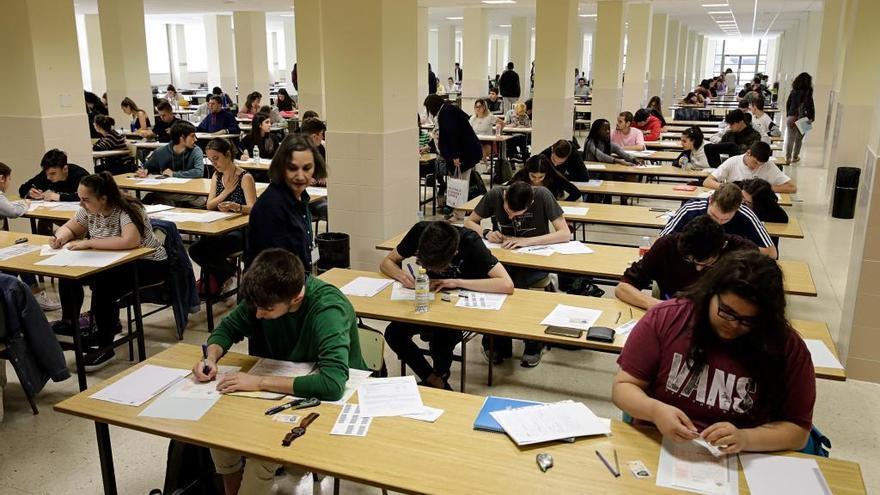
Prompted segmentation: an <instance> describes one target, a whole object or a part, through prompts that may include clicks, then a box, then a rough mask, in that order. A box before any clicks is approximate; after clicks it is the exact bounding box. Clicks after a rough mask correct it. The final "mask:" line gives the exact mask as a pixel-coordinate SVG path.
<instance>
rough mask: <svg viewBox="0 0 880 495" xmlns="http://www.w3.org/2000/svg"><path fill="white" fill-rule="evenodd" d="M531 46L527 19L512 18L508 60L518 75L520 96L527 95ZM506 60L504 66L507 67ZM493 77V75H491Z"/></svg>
mask: <svg viewBox="0 0 880 495" xmlns="http://www.w3.org/2000/svg"><path fill="white" fill-rule="evenodd" d="M531 46H532V30H531V27H530V26H529V19H528V18H527V17H514V18H513V19H511V22H510V60H509V62H513V66H514V67H515V68H516V73H517V74H519V87H520V89H521V90H522V93H521V94H522V95H527V94H528V93H529V86H530V81H529V71H530V69H531V60H530V58H529V51H530V50H531ZM507 62H508V61H507V60H505V61H504V66H505V67H506V66H507ZM493 77H494V75H493Z"/></svg>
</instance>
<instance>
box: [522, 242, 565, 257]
mask: <svg viewBox="0 0 880 495" xmlns="http://www.w3.org/2000/svg"><path fill="white" fill-rule="evenodd" d="M514 252H517V253H520V254H534V255H537V256H552V255H553V253H555V252H556V251H554V250H553V247H552V246H550V245H544V246H524V247H521V248H516V249H514Z"/></svg>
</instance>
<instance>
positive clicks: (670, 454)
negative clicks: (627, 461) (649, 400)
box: [657, 439, 739, 495]
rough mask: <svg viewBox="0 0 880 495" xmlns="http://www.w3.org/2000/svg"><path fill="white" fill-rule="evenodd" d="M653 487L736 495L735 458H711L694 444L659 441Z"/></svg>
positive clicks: (707, 452)
mask: <svg viewBox="0 0 880 495" xmlns="http://www.w3.org/2000/svg"><path fill="white" fill-rule="evenodd" d="M657 486H662V487H666V488H674V489H677V490H684V491H688V492H693V493H703V494H708V495H736V494H737V493H739V478H738V475H737V471H736V457H734V456H722V457H715V456H713V455H712V454H710V453H709V451H708V450H706V449H704V448H703V447H701V446H700V445H697V444H696V443H694V442H682V443H675V442H672V441H670V440H666V439H664V440H663V444H662V445H661V447H660V462H659V464H658V466H657Z"/></svg>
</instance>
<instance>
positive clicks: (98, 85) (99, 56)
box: [83, 14, 107, 96]
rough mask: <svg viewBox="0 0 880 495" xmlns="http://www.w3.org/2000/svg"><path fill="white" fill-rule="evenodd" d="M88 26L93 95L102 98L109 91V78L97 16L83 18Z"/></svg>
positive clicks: (87, 40)
mask: <svg viewBox="0 0 880 495" xmlns="http://www.w3.org/2000/svg"><path fill="white" fill-rule="evenodd" d="M83 17H84V20H85V24H86V47H87V49H88V52H89V76H90V79H91V80H92V87H91V88H89V89H90V90H91V92H92V93H95V94H96V95H98V96H101V95H102V94H103V93H104V92H105V91H107V76H106V75H105V74H104V53H103V48H102V46H101V26H100V24H99V21H98V15H97V14H88V15H85V16H83Z"/></svg>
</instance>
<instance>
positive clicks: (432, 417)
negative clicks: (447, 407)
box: [402, 406, 444, 423]
mask: <svg viewBox="0 0 880 495" xmlns="http://www.w3.org/2000/svg"><path fill="white" fill-rule="evenodd" d="M443 412H444V411H443V409H437V408H436V407H428V406H425V410H424V411H422V412H420V413H418V414H403V415H402V416H403V417H404V418H409V419H417V420H419V421H425V422H427V423H433V422H434V421H437V419H439V418H440V416H442V415H443Z"/></svg>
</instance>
